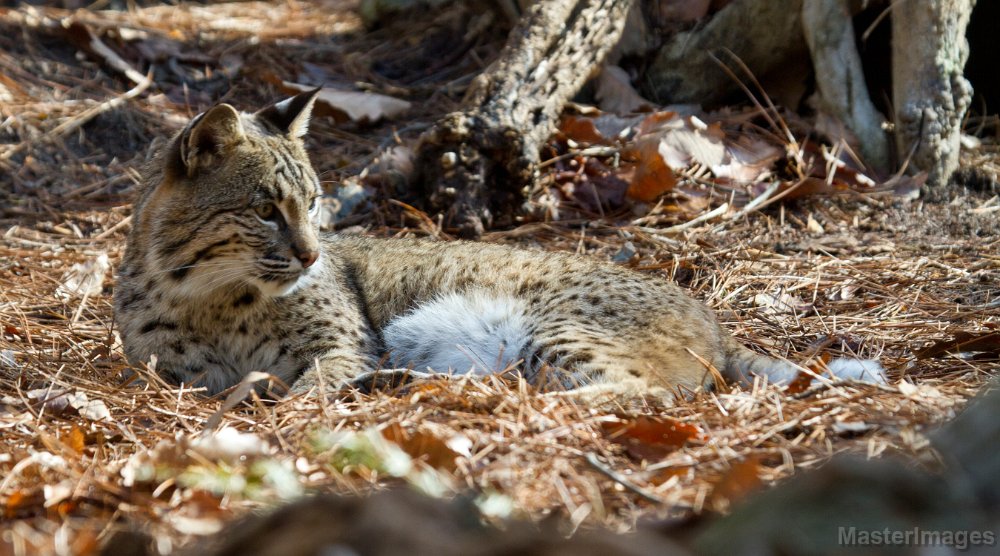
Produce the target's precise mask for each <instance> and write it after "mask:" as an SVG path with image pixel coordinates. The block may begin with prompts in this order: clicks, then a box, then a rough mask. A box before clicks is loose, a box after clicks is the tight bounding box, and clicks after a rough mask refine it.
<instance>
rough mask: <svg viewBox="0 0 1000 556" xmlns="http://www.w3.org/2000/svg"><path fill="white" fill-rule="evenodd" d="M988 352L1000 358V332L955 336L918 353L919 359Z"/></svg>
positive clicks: (964, 333) (970, 333)
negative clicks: (949, 354) (950, 354)
mask: <svg viewBox="0 0 1000 556" xmlns="http://www.w3.org/2000/svg"><path fill="white" fill-rule="evenodd" d="M961 352H986V353H989V354H992V355H994V356H1000V332H965V331H961V332H958V333H957V334H955V337H954V338H952V339H950V340H943V341H940V342H938V343H936V344H933V345H931V346H928V347H926V348H924V349H922V350H920V351H918V352H917V354H916V355H917V359H928V358H931V357H940V356H941V355H945V354H948V353H961Z"/></svg>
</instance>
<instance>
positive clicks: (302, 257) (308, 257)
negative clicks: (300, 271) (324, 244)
mask: <svg viewBox="0 0 1000 556" xmlns="http://www.w3.org/2000/svg"><path fill="white" fill-rule="evenodd" d="M295 258H296V259H298V260H299V262H301V263H302V268H309V267H310V266H312V265H313V263H315V262H316V259H318V258H319V251H313V250H309V251H296V252H295Z"/></svg>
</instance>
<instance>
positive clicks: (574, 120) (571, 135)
mask: <svg viewBox="0 0 1000 556" xmlns="http://www.w3.org/2000/svg"><path fill="white" fill-rule="evenodd" d="M559 131H560V132H562V134H563V135H564V136H566V138H567V139H570V140H572V141H575V142H577V143H584V144H589V145H593V144H606V143H607V142H608V140H607V139H606V138H605V137H604V136H603V135H601V132H600V131H597V126H596V125H595V124H594V120H593V119H592V118H583V117H578V116H566V117H565V118H563V119H562V122H560V124H559Z"/></svg>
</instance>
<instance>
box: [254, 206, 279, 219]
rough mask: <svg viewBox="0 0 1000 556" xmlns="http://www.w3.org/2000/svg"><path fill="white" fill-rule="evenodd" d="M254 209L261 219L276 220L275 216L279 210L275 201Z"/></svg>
mask: <svg viewBox="0 0 1000 556" xmlns="http://www.w3.org/2000/svg"><path fill="white" fill-rule="evenodd" d="M253 210H254V212H256V213H257V217H258V218H260V219H261V220H274V218H275V216H277V214H278V211H277V210H275V208H274V204H273V203H268V204H266V205H259V206H256V207H254V209H253Z"/></svg>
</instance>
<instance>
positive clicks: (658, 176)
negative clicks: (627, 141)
mask: <svg viewBox="0 0 1000 556" xmlns="http://www.w3.org/2000/svg"><path fill="white" fill-rule="evenodd" d="M629 154H631V155H632V156H634V157H635V159H636V166H635V173H634V174H633V175H632V183H631V184H629V187H628V192H627V194H628V196H629V197H631V198H633V199H636V200H639V201H653V200H655V199H656V198H657V197H659V196H660V195H663V194H664V193H666V192H668V191H670V190H671V189H673V188H674V186H675V185H677V178H676V177H674V172H673V170H671V169H670V166H668V165H667V164H666V163H665V162H664V160H663V156H662V155H661V154H660V139H659V138H658V137H646V138H643V139H640V140H639V141H638V142H637V143H636V146H635V149H633V150H631V151H630V153H629Z"/></svg>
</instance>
